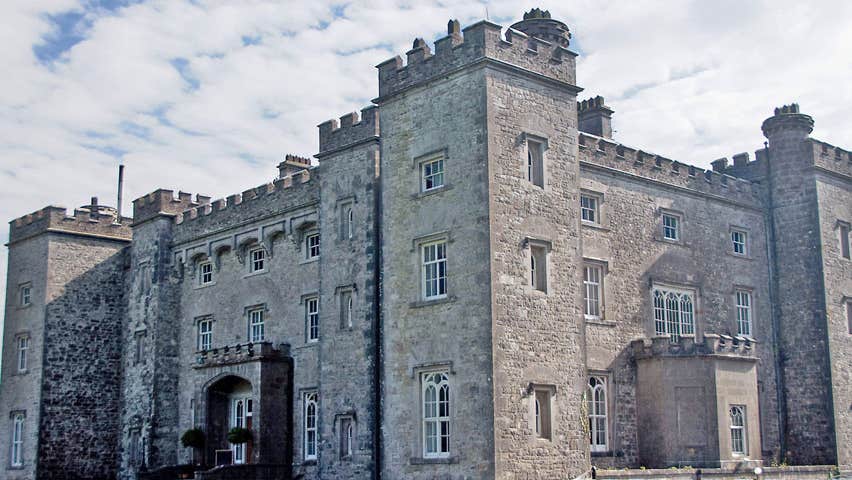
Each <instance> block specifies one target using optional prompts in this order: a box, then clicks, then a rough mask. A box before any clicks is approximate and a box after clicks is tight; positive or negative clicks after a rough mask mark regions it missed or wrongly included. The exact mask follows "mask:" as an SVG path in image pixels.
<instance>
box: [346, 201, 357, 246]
mask: <svg viewBox="0 0 852 480" xmlns="http://www.w3.org/2000/svg"><path fill="white" fill-rule="evenodd" d="M353 236H355V211H354V210H353V209H352V205H349V207H348V208H347V211H346V238H347V239H348V240H352V237H353Z"/></svg>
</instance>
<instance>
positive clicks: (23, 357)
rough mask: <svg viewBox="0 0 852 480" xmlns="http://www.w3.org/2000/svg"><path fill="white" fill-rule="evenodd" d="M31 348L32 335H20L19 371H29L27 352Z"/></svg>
mask: <svg viewBox="0 0 852 480" xmlns="http://www.w3.org/2000/svg"><path fill="white" fill-rule="evenodd" d="M29 350H30V337H27V336H21V337H18V372H26V371H27V353H28V352H29Z"/></svg>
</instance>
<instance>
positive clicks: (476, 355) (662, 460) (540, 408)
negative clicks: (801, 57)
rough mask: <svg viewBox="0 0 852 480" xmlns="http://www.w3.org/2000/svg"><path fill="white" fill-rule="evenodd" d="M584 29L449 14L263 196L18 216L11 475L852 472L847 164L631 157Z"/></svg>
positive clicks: (775, 136) (786, 116) (782, 145)
mask: <svg viewBox="0 0 852 480" xmlns="http://www.w3.org/2000/svg"><path fill="white" fill-rule="evenodd" d="M570 37H571V34H570V33H569V29H568V27H567V26H566V25H565V24H564V23H562V22H559V21H557V20H555V19H552V18H550V15H549V14H547V13H546V12H541V11H538V10H534V11H532V12H530V13H529V14H527V15H525V18H524V20H523V21H520V22H518V23H515V24H514V25H512V26H511V28H509V29H506V30H505V31H502V30H501V27H500V26H499V25H496V24H493V23H490V22H488V21H482V22H479V23H476V24H474V25H471V26H468V27H467V28H464V29H461V28H460V25H459V23H458V22H457V21H451V22H450V23H449V25H448V32H447V36H445V37H443V38H441V39H439V40H437V41H436V42H435V44H434V52H433V51H432V50H431V48H430V47H429V46H428V45H427V43H426V42H424V41H423V40H422V39H417V40H415V42H414V46H413V48H412V49H411V50H410V51H409V52H407V54H406V55H407V61H406V62H403V60H402V59H401V58H400V57H395V58H393V59H390V60H388V61H386V62H384V63H382V64H380V65H378V77H379V95H378V97H377V98H376V99H375V100H374V101H373V102H374V104H375V105H373V106H370V107H368V108H365V109H364V110H362V111H361V112H360V115H358V114H355V113H352V114H347V115H345V116H343V117H341V118H340V120H339V121H337V120H332V121H328V122H325V123H323V124H321V125H319V153H317V154H316V155H315V157H316V159H317V162H312V161H310V160H309V159H307V158H301V157H297V156H290V155H288V156H287V157H286V159H285V161H284V162H282V163H281V164H280V165H278V168H279V175H278V177H277V178H276V179H275V180H274V181H272V182H271V183H268V184H264V185H260V186H258V187H254V188H249V189H248V190H246V191H244V192H242V193H241V194H236V195H230V196H228V197H227V198H225V199H222V200H216V201H212V202H211V199H210V197H206V196H202V195H196V196H194V197H193V196H192V195H190V194H187V193H183V192H180V193H178V194H177V195H175V194H174V193H173V192H172V191H170V190H162V189H161V190H156V191H154V192H152V193H150V194H148V195H145V196H144V197H142V198H139V199H136V200H135V201H134V202H133V207H134V208H133V215H132V217H124V216H122V215H121V213H120V211H118V210H116V209H114V208H110V207H106V206H103V205H100V204H99V203H98V202H97V199H92V202H91V203H90V204H89V205H86V206H84V207H81V208H79V209H76V210H75V211H74V212H73V214H69V213H68V212H67V211H66V210H65V209H63V208H59V207H53V206H50V207H46V208H44V209H42V210H39V211H37V212H34V213H32V214H29V215H26V216H24V217H21V218H18V219H15V220H13V221H12V222H10V238H9V245H8V246H9V273H8V284H7V285H8V286H7V295H6V306H5V308H6V324H5V331H4V337H3V352H4V353H3V359H2V360H3V361H2V390H0V470H2V474H0V477H3V478H6V479H10V480H14V479H32V478H45V479H53V478H80V479H86V478H91V479H96V478H97V479H101V478H104V479H105V478H116V477H117V478H121V479H134V478H177V475H178V473H180V472H186V471H197V473H195V474H194V476H195V478H202V479H205V478H206V479H218V478H291V477H294V478H306V479H314V478H351V479H360V478H385V479H403V478H405V479H433V478H448V479H479V478H500V479H521V478H574V477H578V476H582V475H584V474H587V473H588V472H590V469H591V467H592V466H594V467H595V468H596V469H597V470H598V478H603V477H602V476H601V472H603V469H606V468H625V467H627V468H630V467H633V468H637V467H639V466H644V467H650V468H667V467H671V466H675V467H677V466H685V465H690V466H693V467H702V468H708V469H714V468H718V469H721V470H726V469H727V470H738V469H740V470H741V469H743V468H748V469H751V468H753V467H756V466H761V465H762V466H765V467H766V468H767V469H768V470H767V471H769V470H771V467H770V465H773V464H777V463H782V462H786V463H788V464H790V465H839V466H840V468H841V469H843V468H852V377H850V372H852V260H850V246H849V243H850V223H852V156H850V152H849V151H846V150H843V149H841V148H837V147H834V146H832V145H829V144H828V143H825V142H822V141H819V140H816V139H813V138H810V137H809V134H810V132H811V131H812V129H813V125H814V121H813V119H812V118H811V117H809V116H808V115H805V114H803V113H801V112H800V111H799V108H798V106H797V105H795V104H793V105H787V106H784V107H782V108H778V109H775V112H774V114H773V115H772V116H770V117H769V118H767V119H766V120H765V121H764V122H763V125H762V130H763V134H764V135H765V137H766V139H767V140H768V141H767V142H766V143H765V144H764V146H762V147H761V148H759V149H758V150H757V152H756V154H755V157H754V159H751V158H749V155H748V154H747V153H741V154H737V155H734V156H733V161H732V163H729V162H728V160H726V159H720V160H716V161H715V162H713V169H712V170H707V171H705V170H703V169H701V168H697V167H694V166H690V165H688V164H684V163H681V162H679V161H676V160H671V159H668V158H665V157H663V156H660V155H657V154H654V153H651V152H648V151H643V150H641V149H638V148H634V147H629V146H626V145H622V144H620V143H618V142H617V141H616V140H614V139H613V138H612V129H611V124H610V121H611V117H612V115H613V110H612V109H611V108H610V107H609V106H607V105H606V104H605V103H604V100H603V98H601V97H594V98H591V99H588V100H583V101H581V102H578V94H579V93H580V92H581V90H582V89H581V88H579V87H578V86H577V85H576V77H575V60H576V56H577V54H576V53H574V52H572V51H571V50H570V48H569V41H570ZM380 119H381V122H380ZM235 428H236V430H235ZM186 432H191V433H194V434H195V435H194V436H195V438H196V441H195V442H189V443H190V446H184V445H183V443H182V441H181V439H182V438H183V439H186V438H187V437H188V436H190V437H191V436H192V435H188V434H186ZM235 435H236V436H239V435H243V436H246V435H248V436H250V437H251V438H250V440H248V441H242V443H238V442H240V440H236V441H235V443H231V441H229V439H230V440H232V441H233V440H235V438H236V437H235ZM199 438H200V441H199V440H197V439H199ZM243 440H245V438H244V439H243ZM182 465H184V466H185V465H195V466H192V467H181V466H182ZM216 465H219V467H216ZM823 471H824V470H820V472H823ZM801 472H802V473H801V476H799V477H797V478H806V472H808V470H807V469H803V470H801ZM158 475H159V476H158ZM167 475H172V476H171V477H168V476H167ZM714 478H716V477H714ZM819 478H823V477H819Z"/></svg>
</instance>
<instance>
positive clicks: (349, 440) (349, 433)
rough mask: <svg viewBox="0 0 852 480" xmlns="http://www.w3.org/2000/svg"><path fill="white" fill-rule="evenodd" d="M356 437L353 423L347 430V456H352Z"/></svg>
mask: <svg viewBox="0 0 852 480" xmlns="http://www.w3.org/2000/svg"><path fill="white" fill-rule="evenodd" d="M353 436H354V431H353V429H352V423H351V422H350V423H349V427H348V428H347V429H346V454H347V455H352V437H353Z"/></svg>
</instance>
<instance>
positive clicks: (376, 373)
mask: <svg viewBox="0 0 852 480" xmlns="http://www.w3.org/2000/svg"><path fill="white" fill-rule="evenodd" d="M381 151H382V140H381V137H380V138H379V150H378V152H377V153H378V155H377V156H376V162H377V163H376V166H375V168H376V173H375V177H374V181H373V184H374V185H375V188H373V219H374V220H373V240H374V241H375V242H376V245H375V257H374V258H375V264H374V265H373V359H374V360H373V362H374V369H373V405H374V409H375V410H374V412H373V419H374V422H373V457H374V459H375V468H374V470H373V479H374V480H380V479H381V478H382V434H381V431H382V385H383V378H382V370H383V362H382V323H383V322H382V177H381V170H380V168H381Z"/></svg>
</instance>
